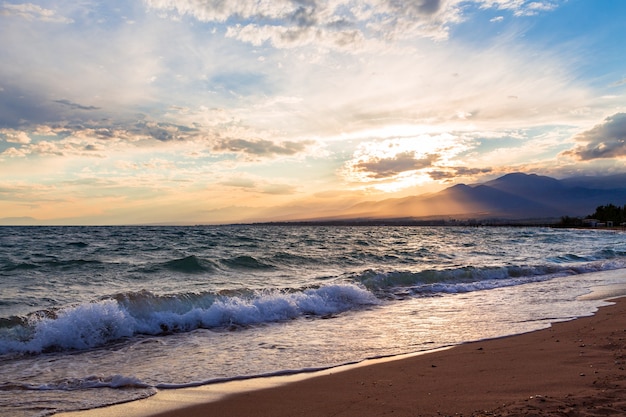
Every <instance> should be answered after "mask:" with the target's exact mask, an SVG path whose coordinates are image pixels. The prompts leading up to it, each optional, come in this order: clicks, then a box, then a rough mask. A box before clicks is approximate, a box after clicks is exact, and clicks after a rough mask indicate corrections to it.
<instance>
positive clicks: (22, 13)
mask: <svg viewBox="0 0 626 417" xmlns="http://www.w3.org/2000/svg"><path fill="white" fill-rule="evenodd" d="M0 16H8V17H11V16H18V17H21V18H23V19H26V20H39V21H42V22H48V23H65V24H69V23H73V22H74V21H73V20H72V19H69V18H67V17H64V16H59V15H58V14H57V12H56V11H54V10H50V9H44V8H42V7H41V6H38V5H36V4H32V3H23V4H11V3H4V4H2V5H0Z"/></svg>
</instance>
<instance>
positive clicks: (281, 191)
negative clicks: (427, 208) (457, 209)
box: [0, 0, 626, 224]
mask: <svg viewBox="0 0 626 417" xmlns="http://www.w3.org/2000/svg"><path fill="white" fill-rule="evenodd" d="M625 18H626V1H623V0H535V1H530V0H412V1H400V0H365V1H353V0H327V1H324V0H249V1H243V0H204V1H203V0H123V1H121V0H108V1H93V0H71V1H70V0H67V1H66V0H57V1H55V2H50V1H33V2H18V1H15V0H4V1H3V0H0V43H1V46H0V224H2V223H3V222H4V223H7V222H14V221H15V218H32V219H34V220H28V221H29V222H35V223H39V224H157V223H165V224H201V223H210V224H217V223H230V222H243V221H258V220H280V219H298V218H307V217H312V216H318V217H323V216H325V215H333V214H334V213H339V212H341V211H342V210H344V209H346V208H349V207H351V206H352V205H354V204H356V203H359V202H362V201H377V200H383V199H387V198H399V197H405V196H410V195H418V194H423V193H430V192H436V191H439V190H442V189H444V188H446V187H449V186H452V185H454V184H458V183H465V184H472V183H477V182H483V181H488V180H490V179H493V178H497V177H499V176H502V175H504V174H506V173H510V172H527V173H536V174H542V175H548V176H552V177H555V178H565V177H571V176H579V175H608V174H615V173H623V172H626V100H625V98H626V53H624V39H626V25H624V19H625Z"/></svg>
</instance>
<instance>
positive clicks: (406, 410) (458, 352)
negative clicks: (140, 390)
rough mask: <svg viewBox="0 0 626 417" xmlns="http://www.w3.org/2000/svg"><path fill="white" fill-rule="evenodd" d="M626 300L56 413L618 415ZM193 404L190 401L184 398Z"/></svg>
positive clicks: (625, 380) (164, 416)
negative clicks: (262, 380)
mask: <svg viewBox="0 0 626 417" xmlns="http://www.w3.org/2000/svg"><path fill="white" fill-rule="evenodd" d="M625 340H626V299H623V298H622V299H619V300H615V304H614V305H610V306H606V307H603V308H601V309H600V310H599V311H598V312H597V314H595V315H594V316H591V317H584V318H580V319H577V320H572V321H569V322H563V323H557V324H555V325H553V326H552V327H551V328H549V329H545V330H541V331H536V332H532V333H527V334H523V335H516V336H511V337H504V338H499V339H493V340H486V341H479V342H473V343H468V344H464V345H460V346H456V347H453V348H451V349H446V350H440V351H436V352H432V353H428V354H425V355H418V356H412V357H409V358H405V359H400V360H393V361H387V362H384V363H378V364H372V365H367V366H359V367H355V368H352V369H349V370H346V371H341V372H330V373H328V374H326V375H323V376H318V377H313V378H307V379H303V380H299V381H296V382H292V383H288V384H284V385H280V386H274V387H270V388H266V389H257V390H252V391H247V392H240V393H235V394H231V395H227V396H224V397H223V398H221V399H220V400H217V401H210V402H202V403H198V401H199V400H200V401H201V396H202V392H203V391H204V393H206V395H207V396H206V398H207V399H210V398H211V396H213V397H214V396H215V393H211V390H218V391H219V388H218V387H211V386H209V387H202V388H200V389H194V390H172V391H169V392H167V394H166V396H167V399H166V400H164V397H163V396H162V393H159V394H157V395H156V396H155V397H153V398H150V399H147V400H143V401H138V402H134V403H130V404H123V405H118V406H114V407H109V408H105V409H100V410H91V411H90V412H79V413H68V414H63V415H64V416H73V417H79V416H80V417H89V416H95V415H99V416H104V415H107V416H122V415H123V416H131V415H132V416H135V415H137V416H139V415H144V416H154V417H157V416H158V417H183V416H184V417H201V416H230V417H237V416H241V417H243V416H246V417H247V416H271V417H280V416H304V417H306V416H310V417H314V416H315V417H320V416H345V417H348V416H355V417H356V416H388V415H389V416H413V417H415V416H557V415H558V416H599V415H625V414H626V370H625V368H626V356H625V349H626V342H625ZM192 403H195V404H192Z"/></svg>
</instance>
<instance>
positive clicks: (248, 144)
mask: <svg viewBox="0 0 626 417" xmlns="http://www.w3.org/2000/svg"><path fill="white" fill-rule="evenodd" d="M313 143H314V142H313V141H301V142H293V141H285V142H281V143H275V142H272V141H270V140H264V139H259V140H246V139H225V140H220V141H219V142H218V143H216V144H215V145H214V146H213V150H214V151H216V152H233V153H243V154H247V155H254V156H265V157H269V156H278V155H287V156H291V155H295V154H298V153H300V152H303V151H305V150H306V148H307V147H308V146H309V145H312V144H313Z"/></svg>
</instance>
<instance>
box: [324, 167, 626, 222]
mask: <svg viewBox="0 0 626 417" xmlns="http://www.w3.org/2000/svg"><path fill="white" fill-rule="evenodd" d="M609 203H612V204H615V205H618V206H622V205H624V204H626V174H618V175H611V176H593V177H591V176H582V177H572V178H566V179H561V180H558V179H555V178H551V177H547V176H542V175H536V174H525V173H519V172H518V173H512V174H507V175H504V176H502V177H499V178H497V179H494V180H491V181H488V182H484V183H479V184H471V185H466V184H457V185H454V186H451V187H449V188H446V189H444V190H442V191H440V192H437V193H433V194H423V195H417V196H410V197H405V198H396V199H386V200H382V201H376V202H364V203H360V204H357V205H355V206H353V207H351V208H350V209H348V210H346V211H345V213H343V214H342V215H341V216H338V217H334V218H335V219H350V218H351V219H389V218H397V219H399V218H412V219H445V218H455V219H470V218H474V219H502V220H524V219H543V220H547V219H559V218H560V217H562V216H571V217H583V216H586V215H589V214H592V213H593V212H594V211H595V209H596V207H598V206H600V205H606V204H609Z"/></svg>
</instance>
